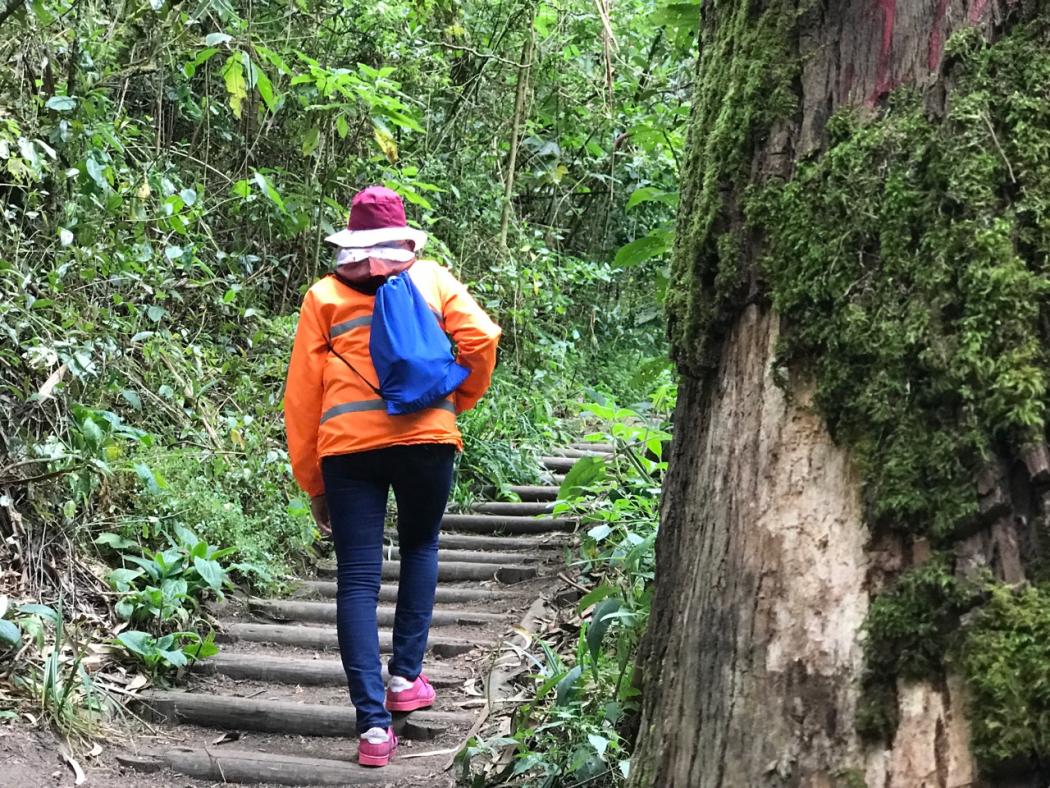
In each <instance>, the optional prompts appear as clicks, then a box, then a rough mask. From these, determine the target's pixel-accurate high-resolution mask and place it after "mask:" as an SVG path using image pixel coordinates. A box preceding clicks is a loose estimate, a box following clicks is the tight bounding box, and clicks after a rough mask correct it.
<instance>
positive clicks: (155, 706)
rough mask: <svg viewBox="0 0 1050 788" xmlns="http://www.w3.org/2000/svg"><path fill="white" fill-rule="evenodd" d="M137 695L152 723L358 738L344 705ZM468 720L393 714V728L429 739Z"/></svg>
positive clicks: (464, 716)
mask: <svg viewBox="0 0 1050 788" xmlns="http://www.w3.org/2000/svg"><path fill="white" fill-rule="evenodd" d="M139 697H140V700H139V703H140V707H141V712H142V714H143V716H144V717H148V718H149V719H150V720H153V721H155V722H170V723H178V724H185V725H202V726H204V727H206V728H221V729H225V730H239V731H261V732H264V733H288V734H293V735H297V736H346V737H351V738H356V737H357V729H356V727H355V723H356V721H357V715H356V714H355V713H354V707H353V706H351V705H350V703H349V702H347V704H346V705H345V706H344V705H338V706H324V705H321V704H317V703H295V702H294V701H287V700H259V699H257V698H235V697H232V696H229V695H198V694H195V693H191V692H168V691H163V690H153V691H150V692H145V693H143V694H142V695H141V696H139ZM473 721H474V715H473V714H465V713H462V712H449V711H426V710H420V711H414V712H412V713H411V714H408V715H405V714H395V715H394V730H395V731H396V732H397V733H398V734H399V735H401V736H405V737H406V738H409V739H431V738H433V737H434V736H436V735H438V734H441V733H444V732H445V731H447V730H449V729H450V728H455V727H458V726H462V725H466V726H469V725H470V724H471V723H472V722H473Z"/></svg>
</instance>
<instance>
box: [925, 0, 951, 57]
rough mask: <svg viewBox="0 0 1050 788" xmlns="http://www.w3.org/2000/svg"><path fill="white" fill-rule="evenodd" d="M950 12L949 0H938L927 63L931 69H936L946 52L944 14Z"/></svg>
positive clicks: (931, 29)
mask: <svg viewBox="0 0 1050 788" xmlns="http://www.w3.org/2000/svg"><path fill="white" fill-rule="evenodd" d="M947 12H948V0H937V9H936V11H934V14H933V27H932V28H930V49H929V52H928V53H927V56H926V63H927V65H928V66H929V67H930V71H936V70H937V69H938V68H939V67H940V65H941V55H943V54H944V30H943V29H942V28H943V26H944V15H945V14H946V13H947Z"/></svg>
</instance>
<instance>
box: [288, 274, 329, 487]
mask: <svg viewBox="0 0 1050 788" xmlns="http://www.w3.org/2000/svg"><path fill="white" fill-rule="evenodd" d="M319 318H320V316H319V315H318V309H317V301H316V297H315V296H314V295H313V293H312V292H307V294H306V298H305V299H303V306H302V309H301V311H300V312H299V327H298V329H297V330H296V332H295V344H294V345H293V346H292V359H291V361H290V362H289V364H288V379H287V381H286V383H285V389H284V425H285V429H286V430H287V432H288V455H289V457H290V459H291V463H292V473H293V474H294V475H295V480H296V481H297V482H299V486H300V487H302V488H303V491H304V492H306V494H307V495H310V496H311V497H312V496H315V495H321V494H322V493H323V492H324V480H323V479H322V478H321V467H320V460H319V458H318V455H317V433H318V430H319V429H320V427H321V407H322V404H323V402H324V365H325V362H326V360H327V356H328V346H327V344H326V343H325V332H324V329H323V328H322V327H321V324H320V319H319Z"/></svg>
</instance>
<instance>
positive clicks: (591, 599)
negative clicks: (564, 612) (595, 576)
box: [576, 583, 620, 613]
mask: <svg viewBox="0 0 1050 788" xmlns="http://www.w3.org/2000/svg"><path fill="white" fill-rule="evenodd" d="M619 590H620V589H618V588H617V587H616V586H614V585H610V584H609V583H602V584H601V585H600V586H598V587H597V588H592V589H591V590H590V591H589V592H588V593H587V594H585V595H584V597H583V599H581V600H580V601H579V602H578V603H577V605H576V610H577V612H580V613H582V612H583V611H584V610H586V609H587V608H589V607H590V606H591V605H593V604H594V603H595V602H601V601H602V600H603V599H605V598H606V597H610V596H612V595H613V594H615V593H617V592H618V591H619Z"/></svg>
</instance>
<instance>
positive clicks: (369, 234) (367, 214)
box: [325, 186, 427, 252]
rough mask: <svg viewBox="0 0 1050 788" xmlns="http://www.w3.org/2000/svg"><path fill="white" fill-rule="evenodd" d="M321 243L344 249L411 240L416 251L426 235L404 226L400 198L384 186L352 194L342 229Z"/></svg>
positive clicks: (423, 243)
mask: <svg viewBox="0 0 1050 788" xmlns="http://www.w3.org/2000/svg"><path fill="white" fill-rule="evenodd" d="M325 241H326V242H327V243H330V244H332V245H333V246H339V247H342V248H344V249H362V248H368V247H371V246H376V245H378V244H383V243H388V242H390V241H411V242H412V243H413V244H414V245H415V251H417V252H418V251H419V250H420V249H422V248H423V247H424V246H425V245H426V242H427V234H426V233H425V232H423V231H422V230H417V229H416V228H415V227H409V226H408V222H407V221H406V220H405V204H404V203H403V202H402V201H401V195H399V194H398V193H397V192H395V191H394V190H392V189H388V188H386V187H385V186H369V187H368V188H367V189H362V190H361V191H359V192H358V193H357V194H356V195H354V199H353V200H352V201H351V203H350V218H349V219H348V220H347V222H346V229H345V230H340V231H339V232H337V233H332V234H331V235H329V236H328V237H327V238H325Z"/></svg>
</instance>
